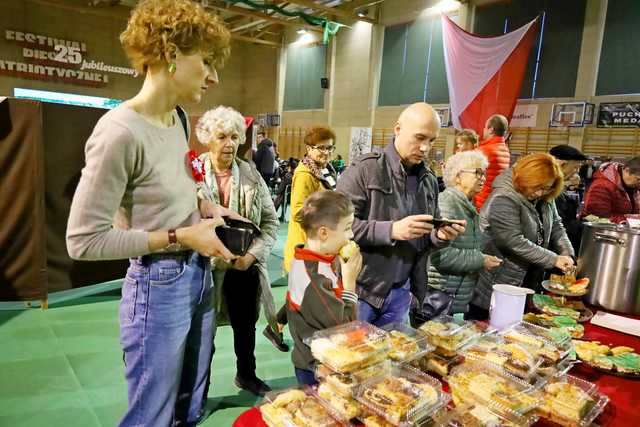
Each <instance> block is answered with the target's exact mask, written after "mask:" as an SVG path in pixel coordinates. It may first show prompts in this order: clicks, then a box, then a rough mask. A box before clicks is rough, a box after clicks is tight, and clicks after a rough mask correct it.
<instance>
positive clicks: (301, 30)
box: [296, 28, 307, 35]
mask: <svg viewBox="0 0 640 427" xmlns="http://www.w3.org/2000/svg"><path fill="white" fill-rule="evenodd" d="M296 33H298V34H300V35H304V34H307V30H305V29H304V28H300V29H298V31H296Z"/></svg>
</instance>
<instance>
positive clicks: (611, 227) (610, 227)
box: [584, 222, 640, 234]
mask: <svg viewBox="0 0 640 427" xmlns="http://www.w3.org/2000/svg"><path fill="white" fill-rule="evenodd" d="M584 226H585V227H591V228H594V229H597V230H601V231H613V232H616V233H628V234H640V228H631V227H629V226H628V225H627V224H610V223H606V222H585V223H584Z"/></svg>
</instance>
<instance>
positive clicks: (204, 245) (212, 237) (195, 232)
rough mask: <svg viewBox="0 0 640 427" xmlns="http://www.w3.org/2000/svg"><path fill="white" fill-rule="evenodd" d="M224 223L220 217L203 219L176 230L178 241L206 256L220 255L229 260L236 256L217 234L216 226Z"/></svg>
mask: <svg viewBox="0 0 640 427" xmlns="http://www.w3.org/2000/svg"><path fill="white" fill-rule="evenodd" d="M222 224H224V221H222V218H220V217H218V218H215V219H204V220H202V221H200V222H199V223H197V224H194V225H192V226H189V227H183V228H179V229H177V230H176V237H177V238H178V243H180V244H181V245H184V246H186V247H188V248H190V249H193V250H194V251H196V252H198V253H200V254H202V255H204V256H206V257H220V258H222V259H224V260H225V261H226V262H231V261H232V260H234V259H236V258H237V256H236V255H233V254H232V253H231V252H229V249H227V248H226V247H225V246H224V245H223V244H222V242H221V241H220V239H219V238H218V236H217V235H216V227H217V226H219V225H222Z"/></svg>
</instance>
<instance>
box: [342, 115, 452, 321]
mask: <svg viewBox="0 0 640 427" xmlns="http://www.w3.org/2000/svg"><path fill="white" fill-rule="evenodd" d="M439 131H440V119H439V117H438V115H437V113H436V112H435V110H434V109H433V108H432V107H431V106H430V105H428V104H425V103H416V104H413V105H411V106H409V107H408V108H407V109H405V110H404V111H403V112H402V114H400V117H399V118H398V121H397V123H396V125H395V127H394V134H395V139H394V141H393V142H391V143H390V144H389V145H387V147H386V148H385V149H384V151H383V152H382V153H369V154H364V155H363V156H360V157H359V158H357V159H356V160H355V161H354V162H353V163H352V164H351V165H350V166H349V167H348V168H347V169H346V170H345V172H344V173H343V174H342V176H341V178H340V180H339V181H338V187H337V191H340V192H342V193H344V194H346V195H347V197H349V199H351V202H352V203H353V205H354V207H355V214H354V215H355V220H354V223H353V232H354V235H355V237H354V240H355V241H356V243H358V244H359V245H360V248H361V251H362V254H363V258H364V262H363V268H362V272H361V273H360V276H359V277H358V281H357V288H356V290H357V293H358V297H359V301H358V319H359V320H363V321H366V322H369V323H373V324H374V325H377V326H383V325H385V324H388V323H394V322H404V323H406V322H407V321H408V314H409V308H410V305H411V294H413V295H414V296H415V297H416V299H417V300H418V302H419V304H421V303H422V300H423V299H424V297H425V294H426V284H427V270H426V269H427V258H428V256H429V252H430V251H431V250H433V249H437V248H441V247H444V246H445V245H446V244H447V242H448V241H450V240H453V239H455V238H456V237H457V236H458V234H459V233H462V232H464V227H463V226H461V225H453V226H447V227H441V228H438V229H434V227H433V223H432V220H433V218H434V217H437V216H439V211H438V185H437V182H436V177H435V175H434V174H433V172H432V171H431V170H430V169H428V168H427V167H426V166H425V163H424V160H425V158H426V157H427V155H428V153H429V150H430V149H431V146H432V144H433V141H434V140H435V139H436V137H437V136H438V133H439Z"/></svg>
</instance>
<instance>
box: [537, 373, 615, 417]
mask: <svg viewBox="0 0 640 427" xmlns="http://www.w3.org/2000/svg"><path fill="white" fill-rule="evenodd" d="M541 391H542V402H541V404H540V406H539V408H538V411H537V412H538V415H540V417H542V418H546V419H548V420H550V421H552V422H554V423H556V424H558V425H561V426H565V427H587V426H590V425H591V424H592V423H593V421H594V420H595V419H596V418H597V417H598V415H600V414H601V413H602V411H604V408H605V407H606V406H607V404H608V403H609V398H608V397H607V396H605V395H603V394H601V393H600V392H599V391H598V388H597V387H596V385H595V384H593V383H590V382H588V381H585V380H583V379H580V378H576V377H574V376H571V375H561V376H558V377H554V378H551V379H549V381H548V382H547V383H546V384H545V385H544V386H543V387H542V389H541Z"/></svg>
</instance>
